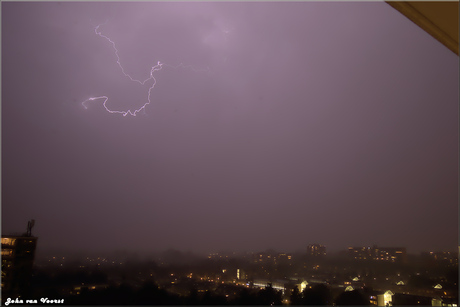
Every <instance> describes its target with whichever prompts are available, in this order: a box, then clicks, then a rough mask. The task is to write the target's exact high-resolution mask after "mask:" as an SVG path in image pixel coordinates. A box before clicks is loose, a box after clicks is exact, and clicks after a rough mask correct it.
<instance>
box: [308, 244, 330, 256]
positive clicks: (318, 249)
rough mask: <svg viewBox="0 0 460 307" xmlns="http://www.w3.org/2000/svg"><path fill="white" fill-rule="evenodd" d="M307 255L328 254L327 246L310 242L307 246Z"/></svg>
mask: <svg viewBox="0 0 460 307" xmlns="http://www.w3.org/2000/svg"><path fill="white" fill-rule="evenodd" d="M307 255H308V256H310V257H323V256H326V246H324V245H321V244H316V243H315V244H310V245H308V247H307Z"/></svg>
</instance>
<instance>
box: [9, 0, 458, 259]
mask: <svg viewBox="0 0 460 307" xmlns="http://www.w3.org/2000/svg"><path fill="white" fill-rule="evenodd" d="M1 5H2V21H1V22H2V24H1V25H2V113H1V114H2V117H1V120H2V233H4V234H5V233H11V232H24V231H25V230H26V225H27V221H28V220H29V219H32V218H33V219H35V220H36V226H35V228H34V229H33V234H34V235H36V236H38V237H39V241H38V245H39V250H42V251H43V250H46V249H57V248H62V249H73V250H78V249H81V250H116V249H134V250H138V251H141V250H152V251H155V250H158V251H160V250H164V249H168V248H174V249H179V250H184V251H185V250H190V251H195V252H214V251H219V250H237V251H242V250H248V251H260V250H264V249H267V248H274V249H276V250H279V251H291V250H296V249H302V248H305V247H306V245H308V244H311V243H315V242H318V243H321V244H324V245H326V246H327V248H328V250H340V249H346V248H347V247H348V246H361V245H372V244H377V245H379V246H405V247H407V249H408V252H420V251H423V250H455V249H456V248H457V245H458V201H457V198H458V179H457V177H458V137H459V135H458V114H459V113H458V91H459V86H458V83H459V75H458V73H459V69H458V67H459V58H458V56H457V55H455V54H454V53H453V52H452V51H450V50H449V49H447V48H446V47H445V46H443V45H442V44H440V43H439V42H438V41H436V40H435V39H434V38H432V37H431V36H430V35H428V34H427V33H426V32H424V31H423V30H422V29H420V28H419V27H418V26H416V25H415V24H413V23H412V22H411V21H409V20H408V19H407V18H406V17H404V16H403V15H401V14H400V13H399V12H397V11H396V10H394V9H393V8H391V7H390V6H389V5H388V4H386V3H383V2H372V3H363V2H355V3H343V2H339V3H337V2H336V3H332V2H323V3H314V2H303V3H302V2H295V3H273V2H272V3H269V2H267V3H263V2H256V3H238V2H233V3H212V2H207V3H155V2H143V3H120V2H112V3H89V2H79V3H78V2H76V3H56V2H54V3H53V2H47V3H44V2H43V3H39V2H33V3H32V2H31V3H27V2H16V3H13V2H2V4H1ZM100 24H102V25H101V26H100V27H99V28H98V29H99V31H100V32H101V33H102V34H103V35H105V36H107V37H108V38H110V39H111V40H112V41H114V42H115V44H116V48H117V49H118V54H119V58H120V63H121V65H122V66H123V68H124V70H125V72H126V73H127V74H129V75H130V76H132V77H133V78H136V79H140V80H144V79H147V78H149V73H150V70H151V68H152V66H154V65H156V64H157V62H158V61H161V63H164V64H163V67H162V69H161V70H160V71H155V72H154V77H155V79H156V84H155V87H154V88H153V89H152V91H151V102H152V103H151V104H149V105H147V106H146V107H145V108H144V109H143V110H142V111H140V112H139V113H137V116H131V115H127V116H123V115H121V114H111V113H109V112H108V111H107V110H106V109H105V108H104V107H103V104H102V103H103V100H95V101H91V102H89V103H88V104H87V105H86V106H87V109H85V107H84V106H83V105H82V102H83V101H85V100H87V99H88V98H90V97H94V96H107V97H109V100H108V102H107V107H108V108H110V109H112V110H123V111H127V110H135V109H137V108H140V107H141V106H142V105H143V104H145V103H146V102H147V94H148V91H149V86H151V85H152V84H153V79H151V80H148V82H146V84H144V86H142V85H140V84H137V83H135V82H132V81H130V80H129V78H127V77H125V76H124V75H123V73H122V71H121V69H120V67H119V66H118V64H117V58H116V54H115V50H114V49H113V46H112V45H111V44H110V42H109V41H108V40H107V39H105V38H103V37H101V36H99V35H97V34H96V33H95V28H96V27H97V26H98V25H100ZM181 63H182V65H180V64H181ZM187 65H192V66H187Z"/></svg>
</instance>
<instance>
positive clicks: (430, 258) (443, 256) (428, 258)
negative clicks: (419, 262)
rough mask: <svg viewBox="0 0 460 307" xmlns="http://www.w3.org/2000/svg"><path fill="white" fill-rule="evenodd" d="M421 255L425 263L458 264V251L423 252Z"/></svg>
mask: <svg viewBox="0 0 460 307" xmlns="http://www.w3.org/2000/svg"><path fill="white" fill-rule="evenodd" d="M421 256H422V259H423V261H424V264H425V265H436V264H444V265H448V266H457V265H458V253H456V252H423V253H422V254H421Z"/></svg>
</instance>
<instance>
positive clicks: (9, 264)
mask: <svg viewBox="0 0 460 307" xmlns="http://www.w3.org/2000/svg"><path fill="white" fill-rule="evenodd" d="M33 224H34V220H32V221H30V222H29V223H28V226H27V232H26V233H25V234H23V235H19V236H2V252H1V254H2V282H1V287H2V298H5V297H21V296H23V295H24V294H25V293H27V291H28V290H29V286H30V278H31V276H32V268H33V263H34V256H35V248H36V246H37V239H38V238H37V237H33V236H32V234H31V231H32V227H33Z"/></svg>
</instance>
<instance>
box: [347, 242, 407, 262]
mask: <svg viewBox="0 0 460 307" xmlns="http://www.w3.org/2000/svg"><path fill="white" fill-rule="evenodd" d="M348 254H349V256H350V257H351V258H352V259H354V260H375V261H387V262H399V263H405V262H406V260H407V254H406V248H404V247H378V246H376V245H374V246H372V247H370V246H368V247H349V248H348Z"/></svg>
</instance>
